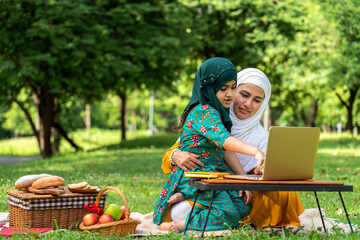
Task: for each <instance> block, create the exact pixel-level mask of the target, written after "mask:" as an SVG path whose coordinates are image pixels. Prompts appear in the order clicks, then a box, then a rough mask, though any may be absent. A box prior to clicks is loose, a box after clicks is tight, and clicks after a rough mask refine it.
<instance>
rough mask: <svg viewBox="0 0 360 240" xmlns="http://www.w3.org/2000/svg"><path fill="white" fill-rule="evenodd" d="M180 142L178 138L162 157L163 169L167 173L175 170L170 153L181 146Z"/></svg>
mask: <svg viewBox="0 0 360 240" xmlns="http://www.w3.org/2000/svg"><path fill="white" fill-rule="evenodd" d="M179 144H180V141H179V140H178V141H177V142H176V143H175V144H174V145H172V147H171V148H169V149H168V150H166V152H165V153H164V155H163V157H162V164H161V169H162V170H163V172H164V173H165V174H170V173H171V172H172V170H173V167H174V166H173V165H172V164H171V162H170V154H171V152H172V151H173V150H174V149H177V148H179Z"/></svg>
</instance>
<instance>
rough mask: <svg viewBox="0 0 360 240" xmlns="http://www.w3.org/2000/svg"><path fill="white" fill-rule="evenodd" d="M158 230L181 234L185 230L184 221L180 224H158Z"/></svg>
mask: <svg viewBox="0 0 360 240" xmlns="http://www.w3.org/2000/svg"><path fill="white" fill-rule="evenodd" d="M160 230H165V231H172V232H177V233H181V232H183V231H184V230H185V219H184V220H183V221H180V222H175V221H173V222H163V223H162V224H160Z"/></svg>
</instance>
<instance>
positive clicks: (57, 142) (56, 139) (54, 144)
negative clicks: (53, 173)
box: [51, 127, 61, 154]
mask: <svg viewBox="0 0 360 240" xmlns="http://www.w3.org/2000/svg"><path fill="white" fill-rule="evenodd" d="M51 135H52V138H53V141H52V145H51V146H52V151H53V154H58V153H59V150H60V141H61V137H60V134H59V132H58V131H57V130H56V128H54V127H52V128H51Z"/></svg>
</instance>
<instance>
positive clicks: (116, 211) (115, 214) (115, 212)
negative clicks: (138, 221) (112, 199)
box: [104, 203, 122, 221]
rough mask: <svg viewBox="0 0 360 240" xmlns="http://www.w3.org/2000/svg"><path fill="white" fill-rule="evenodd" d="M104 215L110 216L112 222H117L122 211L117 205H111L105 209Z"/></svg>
mask: <svg viewBox="0 0 360 240" xmlns="http://www.w3.org/2000/svg"><path fill="white" fill-rule="evenodd" d="M104 214H110V215H111V217H112V218H113V219H114V221H119V220H120V218H121V216H122V211H121V208H120V207H119V206H118V205H116V204H113V203H112V204H110V205H109V206H108V207H107V208H106V209H105V212H104Z"/></svg>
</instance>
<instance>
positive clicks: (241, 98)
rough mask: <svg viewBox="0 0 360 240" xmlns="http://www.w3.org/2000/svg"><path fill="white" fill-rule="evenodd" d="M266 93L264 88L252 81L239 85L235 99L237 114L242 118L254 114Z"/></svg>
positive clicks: (235, 111)
mask: <svg viewBox="0 0 360 240" xmlns="http://www.w3.org/2000/svg"><path fill="white" fill-rule="evenodd" d="M264 98H265V93H264V90H262V88H260V87H258V86H255V85H254V84H251V83H244V84H241V85H239V86H238V88H237V90H236V93H235V99H234V105H233V107H234V109H233V110H234V113H235V116H236V117H237V118H239V119H241V120H244V119H247V118H249V117H251V116H253V115H254V114H255V113H256V112H257V110H259V108H260V106H261V104H262V102H263V101H264Z"/></svg>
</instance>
